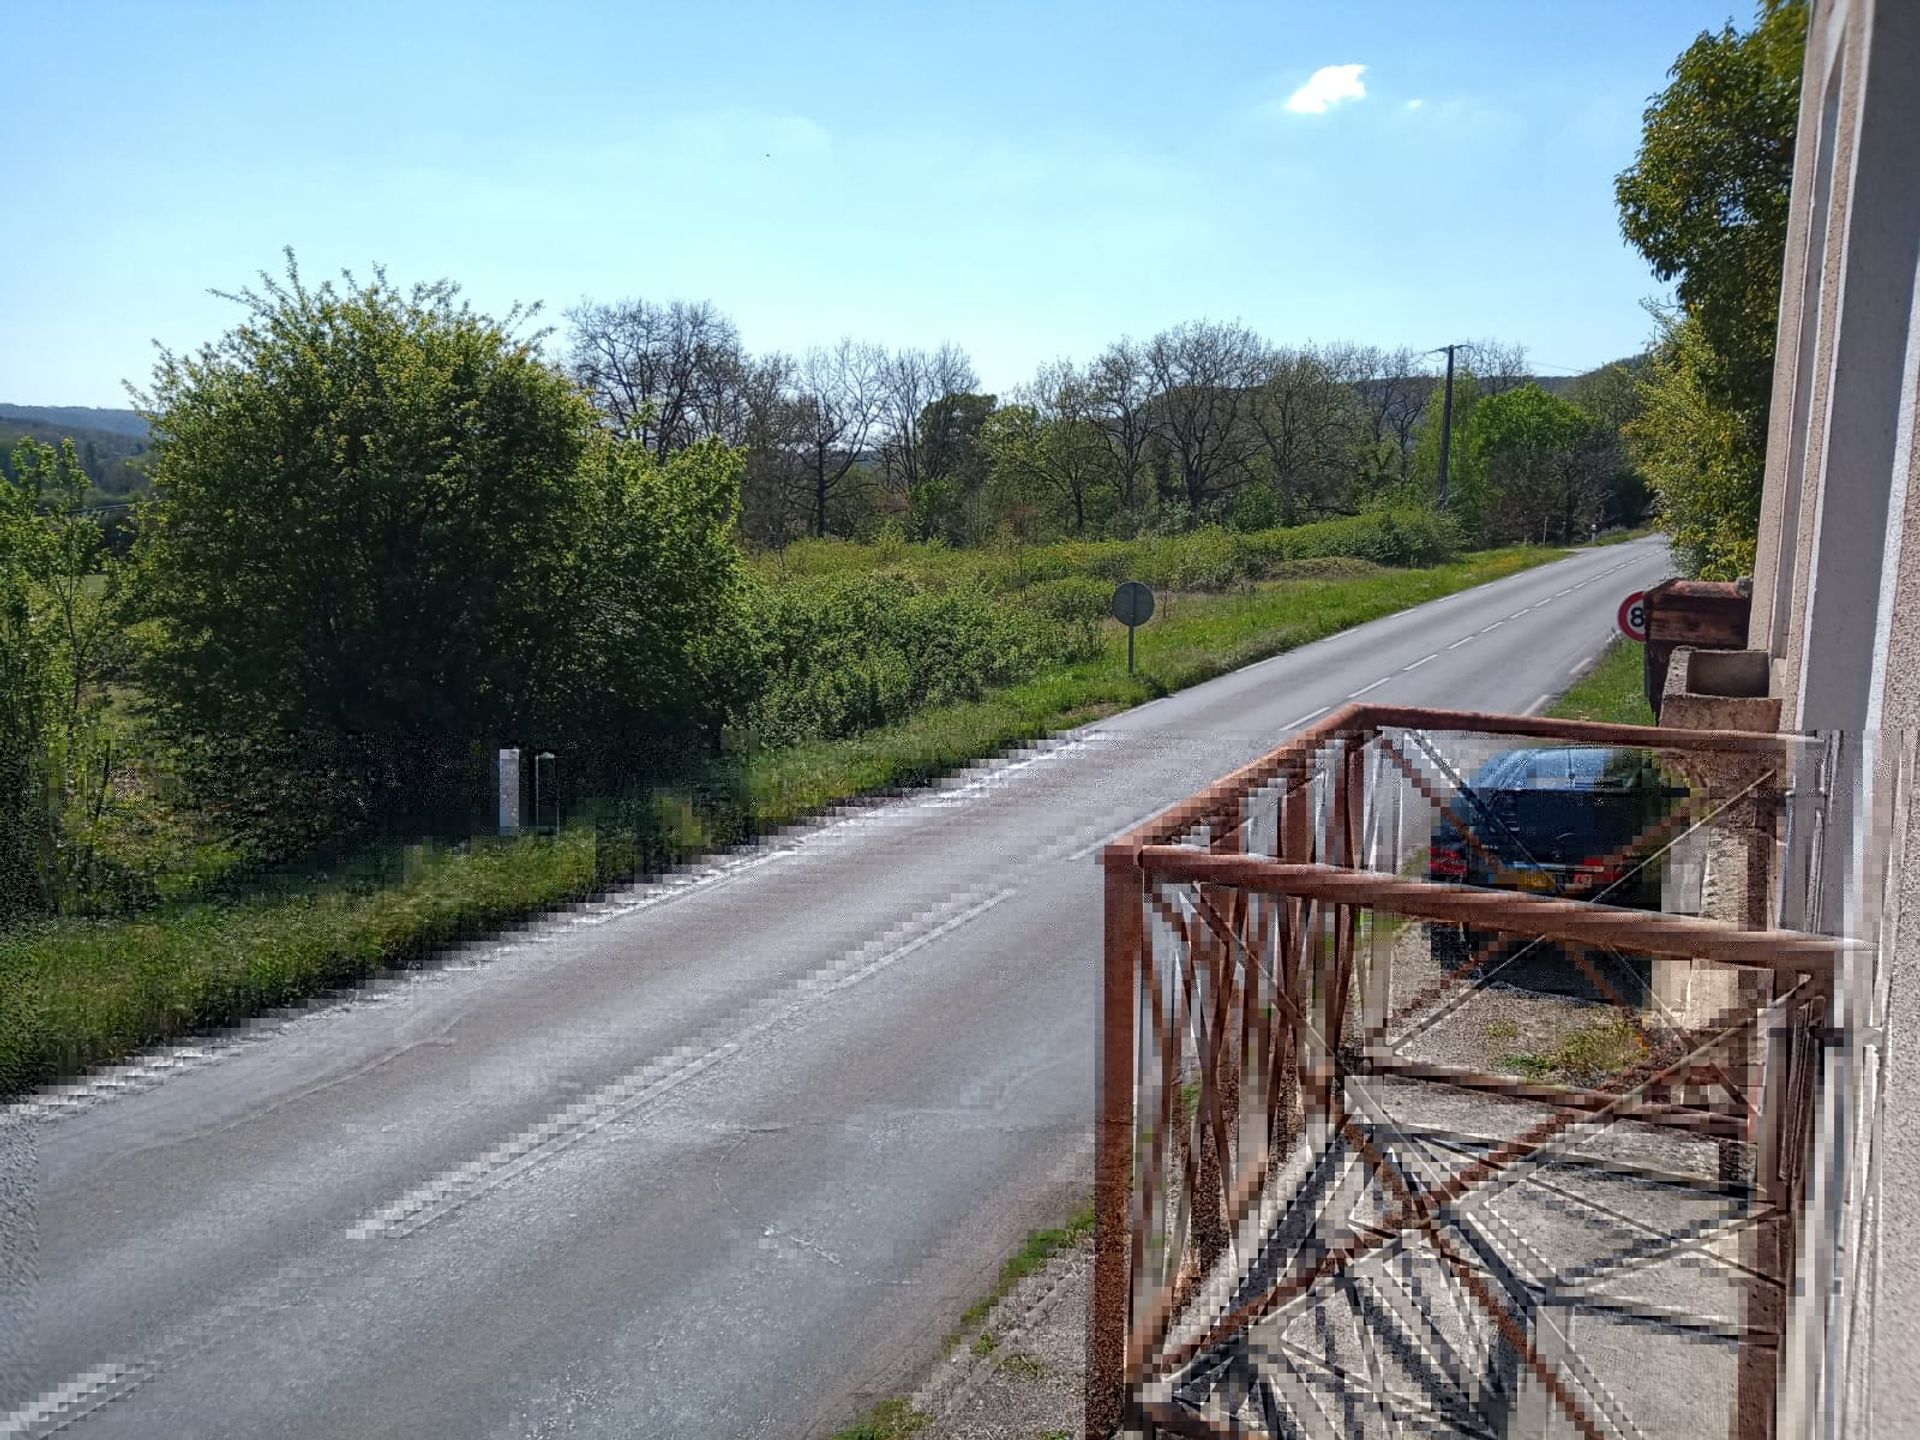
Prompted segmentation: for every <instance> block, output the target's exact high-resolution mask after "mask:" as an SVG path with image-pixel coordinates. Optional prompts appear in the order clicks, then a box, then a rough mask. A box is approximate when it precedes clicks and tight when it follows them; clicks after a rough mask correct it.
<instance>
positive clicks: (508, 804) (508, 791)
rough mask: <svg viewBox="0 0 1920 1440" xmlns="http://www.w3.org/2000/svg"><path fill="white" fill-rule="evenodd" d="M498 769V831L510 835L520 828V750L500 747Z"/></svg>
mask: <svg viewBox="0 0 1920 1440" xmlns="http://www.w3.org/2000/svg"><path fill="white" fill-rule="evenodd" d="M499 769H500V833H501V834H502V835H512V834H515V833H516V832H518V830H519V829H520V751H519V749H518V748H517V747H513V748H506V749H502V750H501V752H500V760H499Z"/></svg>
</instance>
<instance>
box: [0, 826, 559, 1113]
mask: <svg viewBox="0 0 1920 1440" xmlns="http://www.w3.org/2000/svg"><path fill="white" fill-rule="evenodd" d="M594 848H595V846H594V837H593V836H592V834H591V833H590V832H586V831H573V832H568V833H565V834H562V835H560V836H558V837H546V836H529V837H524V838H520V839H515V840H510V841H485V842H478V843H475V844H473V845H471V846H466V847H462V848H460V849H458V850H432V849H428V848H426V847H419V848H416V849H415V850H413V851H412V852H411V853H410V854H409V855H408V857H407V863H406V865H405V867H404V872H403V874H402V875H401V876H400V877H399V878H398V879H396V880H391V881H387V882H384V883H383V882H382V881H381V880H379V879H375V878H371V877H369V878H365V879H360V880H346V881H341V882H337V883H335V884H332V885H329V886H326V887H323V888H315V889H313V890H310V891H308V892H306V893H303V894H295V895H291V896H288V895H270V894H267V895H261V896H258V897H255V898H253V899H250V900H241V901H237V902H228V903H204V904H195V905H184V906H179V907H176V908H173V909H170V910H165V911H160V912H156V913H155V914H153V915H151V916H148V917H141V918H137V919H115V920H75V919H68V920H55V921H47V922H43V923H39V924H32V925H26V926H21V927H16V928H14V929H11V930H8V931H7V932H5V933H4V934H0V1093H7V1092H10V1091H17V1090H19V1089H21V1088H24V1087H25V1086H27V1085H31V1084H34V1083H36V1082H38V1081H42V1080H46V1079H49V1078H51V1077H54V1076H58V1075H70V1074H73V1073H75V1072H77V1071H78V1070H80V1069H82V1068H84V1067H85V1066H87V1065H89V1064H94V1063H98V1062H100V1061H102V1060H106V1059H110V1058H112V1057H115V1056H119V1055H125V1054H127V1053H129V1052H130V1051H133V1050H136V1049H138V1048H140V1047H141V1046H143V1045H148V1044H152V1043H155V1042H157V1041H160V1040H164V1039H167V1038H169V1037H171V1036H176V1035H180V1034H183V1033H188V1032H191V1031H195V1030H204V1029H209V1028H211V1027H214V1026H218V1025H223V1024H230V1023H232V1022H234V1021H236V1020H239V1019H242V1018H244V1017H246V1016H248V1015H254V1014H258V1013H260V1012H261V1011H264V1010H268V1009H271V1008H273V1007H275V1006H279V1005H288V1004H291V1003H293V1002H295V1001H297V1000H300V999H302V998H304V997H306V996H309V995H312V994H314V993H316V992H318V991H322V990H325V989H327V988H329V987H331V986H336V985H341V984H345V983H347V982H349V981H352V980H355V979H358V978H359V977H361V976H364V975H365V974H367V973H368V972H369V971H371V970H373V969H374V968H376V967H377V966H380V965H384V964H393V963H396V962H404V961H407V960H409V959H413V958H417V957H420V956H424V955H426V954H428V953H429V952H431V951H433V950H436V949H438V948H440V947H443V946H445V945H447V944H449V943H451V942H453V941H456V940H460V939H465V938H470V937H472V936H475V935H479V934H483V933H485V932H487V931H489V930H491V929H494V928H496V927H497V926H499V925H500V924H501V923H503V922H505V921H508V920H511V919H514V918H516V917H519V916H524V915H529V914H533V913H535V912H537V911H539V910H542V909H544V908H547V907H548V906H551V905H553V904H555V903H557V902H561V901H565V900H569V899H576V898H578V897H580V896H583V895H586V894H588V893H589V892H590V891H591V890H592V889H593V886H594V876H595V854H594Z"/></svg>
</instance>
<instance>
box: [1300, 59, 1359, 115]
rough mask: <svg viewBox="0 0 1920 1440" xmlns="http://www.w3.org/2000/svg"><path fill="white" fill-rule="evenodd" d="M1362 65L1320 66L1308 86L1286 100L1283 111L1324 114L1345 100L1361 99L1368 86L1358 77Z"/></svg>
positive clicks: (1304, 86) (1309, 78)
mask: <svg viewBox="0 0 1920 1440" xmlns="http://www.w3.org/2000/svg"><path fill="white" fill-rule="evenodd" d="M1366 68H1367V67H1366V66H1364V65H1322V66H1321V67H1320V68H1319V69H1318V70H1316V71H1314V72H1313V74H1312V75H1311V76H1309V77H1308V79H1307V83H1306V84H1304V85H1302V86H1301V87H1300V88H1299V89H1298V90H1296V91H1294V92H1293V94H1291V95H1289V96H1288V97H1287V105H1286V108H1287V109H1289V110H1291V111H1292V112H1293V113H1294V114H1296V115H1324V114H1326V113H1327V111H1328V110H1330V109H1331V108H1332V107H1334V106H1335V105H1339V104H1341V103H1342V102H1344V101H1347V100H1364V99H1366V96H1367V87H1366V85H1365V83H1364V82H1362V81H1361V79H1360V75H1361V72H1362V71H1364V70H1365V69H1366Z"/></svg>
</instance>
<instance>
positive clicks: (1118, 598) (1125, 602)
mask: <svg viewBox="0 0 1920 1440" xmlns="http://www.w3.org/2000/svg"><path fill="white" fill-rule="evenodd" d="M1113 618H1114V619H1116V620H1118V621H1119V622H1120V623H1121V624H1122V625H1144V624H1146V623H1147V621H1149V620H1151V619H1152V618H1153V591H1151V590H1149V589H1148V588H1147V587H1146V586H1144V585H1142V584H1141V583H1140V582H1139V581H1138V580H1123V581H1121V582H1120V588H1119V589H1118V590H1116V591H1114V592H1113Z"/></svg>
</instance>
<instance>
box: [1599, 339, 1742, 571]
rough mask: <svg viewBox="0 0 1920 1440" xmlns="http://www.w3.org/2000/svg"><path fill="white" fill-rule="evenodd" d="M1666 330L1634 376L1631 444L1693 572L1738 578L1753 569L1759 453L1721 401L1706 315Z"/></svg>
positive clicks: (1629, 428) (1683, 560) (1676, 545)
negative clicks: (1635, 399)
mask: <svg viewBox="0 0 1920 1440" xmlns="http://www.w3.org/2000/svg"><path fill="white" fill-rule="evenodd" d="M1662 330H1663V335H1662V339H1661V341H1660V344H1659V345H1658V346H1657V347H1656V348H1655V350H1654V352H1653V358H1652V360H1651V361H1650V363H1649V364H1648V365H1647V366H1646V368H1645V370H1644V371H1643V372H1642V374H1641V376H1640V378H1639V380H1638V382H1637V393H1638V398H1639V413H1638V414H1636V415H1634V416H1633V417H1632V418H1631V419H1629V420H1628V421H1627V422H1626V437H1627V443H1628V445H1629V447H1630V448H1631V450H1632V453H1633V455H1634V457H1635V459H1636V461H1637V463H1638V466H1639V470H1640V473H1641V474H1643V475H1644V476H1645V477H1646V481H1647V483H1648V484H1649V485H1650V486H1651V487H1652V488H1653V491H1654V494H1655V495H1656V496H1657V497H1658V498H1659V503H1660V512H1661V516H1662V523H1663V524H1664V525H1665V527H1666V530H1667V533H1668V535H1669V536H1670V537H1671V538H1672V541H1673V547H1674V549H1675V551H1676V552H1678V555H1679V558H1680V562H1681V564H1682V565H1683V566H1684V567H1685V569H1686V571H1687V573H1688V574H1690V575H1698V576H1701V577H1703V578H1705V579H1708V580H1733V579H1737V578H1738V577H1740V576H1742V575H1747V574H1751V573H1752V571H1753V556H1754V537H1755V533H1756V532H1757V530H1758V528H1759V522H1760V481H1761V468H1760V465H1759V463H1758V457H1757V456H1756V455H1755V454H1754V451H1753V446H1752V443H1751V440H1750V438H1749V437H1748V435H1747V433H1746V429H1745V427H1744V426H1743V425H1742V423H1741V417H1740V413H1739V412H1738V411H1736V410H1734V409H1733V408H1732V407H1730V406H1728V405H1726V404H1724V403H1722V401H1721V400H1720V399H1719V395H1718V391H1717V387H1716V385H1715V377H1717V375H1718V373H1719V372H1718V361H1719V357H1718V356H1717V354H1716V353H1715V352H1714V350H1713V347H1712V346H1711V345H1710V344H1709V343H1708V341H1707V338H1706V334H1705V331H1704V330H1703V328H1702V327H1701V325H1700V323H1699V321H1698V320H1696V319H1694V318H1692V317H1691V316H1674V315H1668V316H1666V317H1664V318H1663V320H1662Z"/></svg>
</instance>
